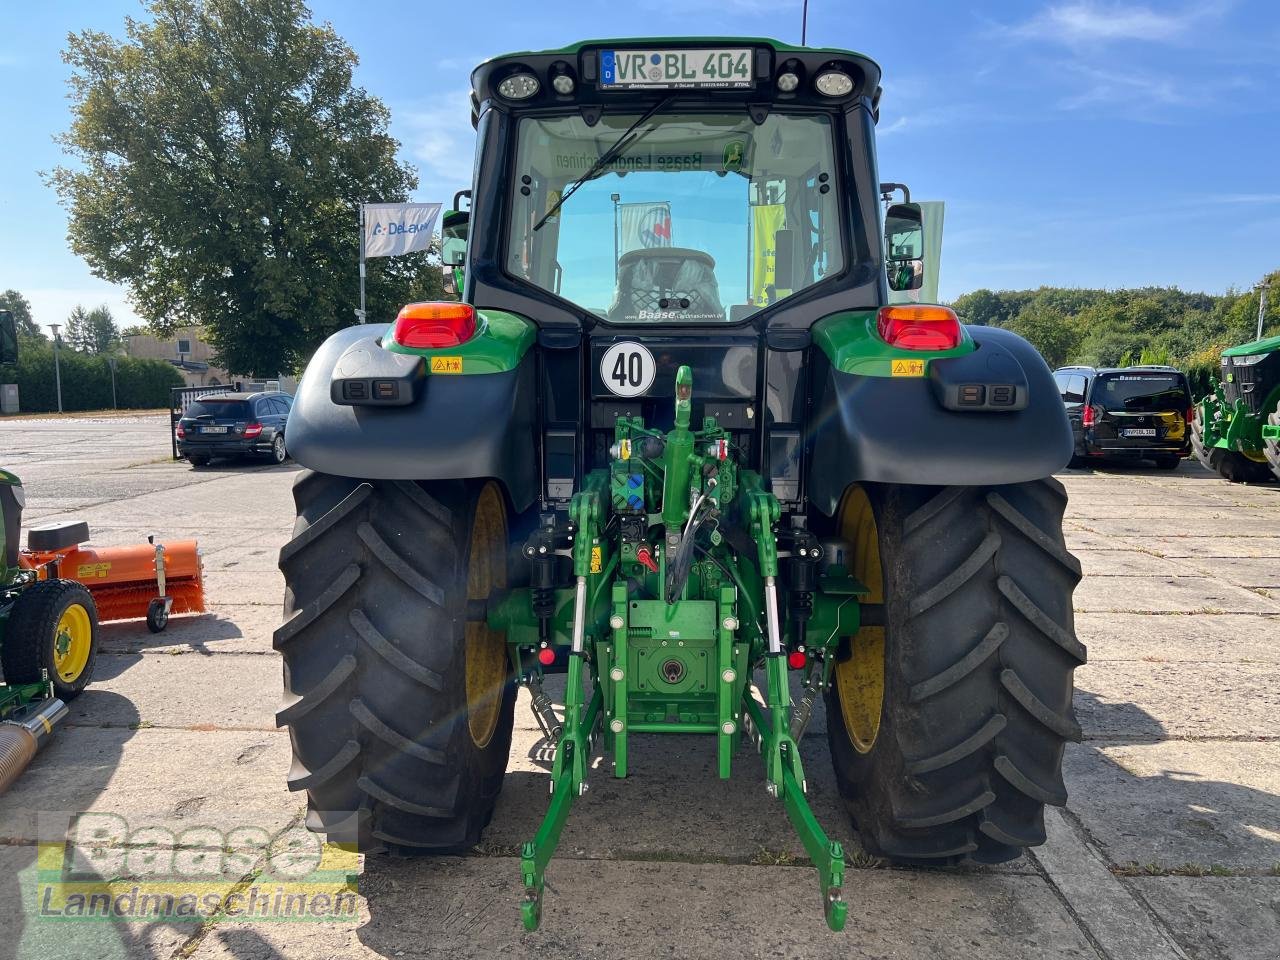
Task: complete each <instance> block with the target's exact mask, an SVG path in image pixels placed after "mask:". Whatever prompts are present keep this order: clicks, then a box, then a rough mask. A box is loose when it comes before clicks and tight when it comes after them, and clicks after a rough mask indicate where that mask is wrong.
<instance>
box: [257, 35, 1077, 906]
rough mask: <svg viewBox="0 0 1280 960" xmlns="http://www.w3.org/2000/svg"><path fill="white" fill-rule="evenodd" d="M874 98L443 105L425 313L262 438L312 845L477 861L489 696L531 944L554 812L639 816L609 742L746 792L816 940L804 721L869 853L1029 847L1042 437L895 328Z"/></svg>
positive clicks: (1064, 668) (855, 92)
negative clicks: (514, 765) (445, 129)
mask: <svg viewBox="0 0 1280 960" xmlns="http://www.w3.org/2000/svg"><path fill="white" fill-rule="evenodd" d="M879 80H880V70H879V68H878V67H877V66H876V65H875V64H874V63H873V62H872V61H871V60H869V59H867V58H866V57H864V56H862V55H860V54H856V53H853V52H849V51H841V50H814V49H808V48H796V47H791V46H787V45H785V44H781V43H777V42H773V41H760V40H723V39H718V40H714V41H711V40H701V41H699V40H687V39H672V40H664V41H656V40H653V41H616V42H615V41H594V42H588V43H581V44H576V45H574V46H571V47H567V48H564V49H561V50H553V51H545V52H540V53H526V54H514V55H510V56H504V57H499V58H496V59H494V60H490V61H487V62H486V63H484V64H482V65H481V66H480V67H479V68H477V70H476V71H475V72H474V74H473V75H472V86H473V97H472V106H473V121H474V123H475V125H476V130H477V136H478V138H479V151H478V157H479V159H478V162H477V165H476V173H475V181H474V183H473V185H472V191H471V199H472V204H471V209H470V212H469V215H468V219H467V223H466V225H465V230H462V229H458V230H457V231H456V232H457V235H458V236H465V237H466V252H465V262H464V265H463V266H464V269H463V270H462V271H461V274H460V277H461V279H462V282H463V288H462V302H460V303H430V304H411V305H409V306H407V307H405V308H404V310H402V311H401V312H400V315H399V317H397V318H396V319H395V321H394V323H389V324H377V325H369V326H357V327H352V328H349V329H346V330H343V331H341V332H339V333H337V334H335V335H334V336H333V337H331V338H330V339H329V340H328V341H327V342H326V343H325V344H324V345H323V346H322V347H321V348H320V349H319V351H318V352H317V353H316V355H315V356H314V357H313V359H312V361H311V363H310V365H309V367H308V369H307V372H306V376H305V378H304V379H303V382H302V387H301V389H300V392H299V396H298V400H297V403H296V405H295V408H294V414H293V416H292V417H291V419H290V421H289V426H288V446H289V449H290V450H291V451H292V452H293V453H294V456H295V457H296V459H297V460H298V461H299V462H300V463H302V464H303V465H304V466H306V467H308V468H309V469H308V470H307V471H306V472H305V473H303V474H302V475H301V476H300V477H299V479H298V481H297V484H296V486H295V489H294V496H295V501H296V504H297V514H298V519H297V523H296V525H295V528H294V538H293V540H292V541H291V542H290V543H289V544H288V545H287V546H286V547H285V548H284V549H283V551H282V552H281V558H280V563H281V568H282V570H283V571H284V574H285V578H286V584H287V593H286V598H285V622H284V624H283V625H282V626H281V627H280V628H279V629H278V630H277V632H276V636H275V643H276V646H277V647H278V648H279V649H280V650H281V652H282V653H283V656H284V662H285V688H286V692H285V699H284V703H283V705H282V707H281V710H280V712H279V715H278V721H279V723H280V724H282V725H284V726H287V727H288V728H289V731H290V737H291V741H292V744H293V750H294V764H293V767H292V769H291V771H290V773H289V785H290V787H291V788H292V789H295V790H299V791H306V793H307V799H308V815H307V824H308V826H309V827H310V828H311V829H313V830H316V831H321V832H324V833H327V834H328V835H329V836H330V838H331V839H333V840H337V841H345V842H351V843H355V844H357V845H358V846H359V847H360V848H361V849H364V850H370V851H373V850H388V851H391V852H394V853H439V852H450V851H459V850H465V849H467V848H469V847H470V846H472V845H474V844H475V843H476V842H477V841H478V840H479V838H480V835H481V832H482V831H483V829H484V828H485V826H486V824H487V823H488V821H489V819H490V818H491V816H492V815H493V812H494V808H495V804H496V801H497V797H498V794H499V791H500V789H501V786H502V781H503V776H504V772H505V769H506V763H507V755H508V752H509V750H510V743H511V736H512V723H513V711H514V706H515V696H516V691H517V689H518V688H519V687H524V688H525V689H526V690H527V691H528V700H529V703H530V705H531V707H532V710H533V712H534V714H535V717H536V719H537V722H538V723H539V725H540V727H541V729H542V731H543V733H544V736H545V738H546V740H547V742H548V744H549V745H552V746H554V748H555V760H554V765H553V768H552V771H551V777H550V783H549V792H550V800H549V804H548V807H547V809H546V811H545V815H544V817H543V820H542V823H541V826H540V828H539V829H538V831H537V832H536V834H535V835H534V836H533V837H531V838H530V839H529V841H528V842H527V843H525V844H524V846H523V848H522V851H521V879H522V886H523V889H524V899H523V903H522V912H523V918H524V923H525V925H526V927H529V928H530V929H532V928H534V927H536V926H537V925H538V923H539V922H540V919H541V915H542V901H543V892H544V889H545V884H546V873H547V870H548V864H549V862H550V861H551V858H552V856H553V854H554V852H555V849H556V845H557V843H558V840H559V837H560V833H561V830H562V828H563V826H564V824H565V822H566V819H567V817H568V816H569V813H570V809H571V807H572V805H573V803H574V802H575V800H576V798H578V797H579V796H581V795H582V794H584V793H585V792H586V790H587V788H588V785H589V782H590V778H592V777H597V778H599V777H606V776H614V777H626V776H644V775H645V774H646V770H645V769H644V764H643V763H639V764H638V763H636V762H635V754H634V750H633V748H634V745H635V744H636V743H637V742H638V741H639V740H641V739H644V738H653V737H656V738H661V737H665V736H671V735H680V734H684V735H692V736H698V737H702V738H704V739H705V740H706V743H707V745H708V750H709V751H712V752H713V753H714V756H715V769H716V771H717V774H718V776H720V777H722V778H728V777H732V776H734V775H735V773H737V772H738V771H740V769H741V768H742V766H743V765H744V764H753V763H756V762H760V763H762V764H763V773H764V784H765V789H766V790H767V796H765V795H762V797H761V802H776V803H777V810H778V812H779V815H780V816H779V820H781V817H782V816H785V817H786V818H787V819H788V820H789V821H790V823H791V826H792V828H793V829H794V830H795V831H796V832H797V833H798V835H799V837H800V839H801V841H802V842H803V845H804V848H805V850H806V851H807V852H808V855H809V859H810V860H811V862H812V864H813V866H814V868H815V871H816V874H817V877H816V879H817V885H818V894H819V898H820V899H819V902H820V903H821V906H822V911H823V914H824V916H825V918H826V921H827V923H828V925H829V926H831V927H832V928H833V929H840V928H841V927H842V926H843V925H844V923H845V920H846V916H847V910H848V907H847V902H846V899H845V895H844V891H843V887H844V884H845V880H846V875H845V859H844V850H843V849H842V847H841V845H840V844H839V843H838V842H836V841H833V840H832V839H831V837H830V836H829V835H828V834H827V833H826V831H825V830H824V829H823V827H822V825H820V824H819V823H818V822H817V820H816V818H815V817H814V815H813V812H812V810H811V808H810V806H809V800H808V796H807V794H808V784H809V780H808V778H807V777H806V773H805V769H804V766H803V764H802V762H801V757H800V749H799V743H800V741H801V739H802V738H803V737H804V735H805V733H806V730H807V729H808V728H809V725H810V722H811V720H812V718H813V716H814V715H815V713H816V712H817V711H818V710H820V709H824V708H825V711H826V717H827V724H826V725H827V736H828V740H829V743H830V753H831V762H832V764H833V766H834V770H835V774H836V781H837V783H838V785H839V789H840V792H841V795H842V797H843V798H844V801H845V804H846V806H847V808H848V811H849V813H850V815H851V816H852V818H853V821H854V824H855V826H856V829H857V834H858V836H859V838H860V841H861V843H862V845H863V846H864V847H865V848H866V849H867V850H869V851H870V852H872V853H874V854H877V855H881V856H884V857H887V858H889V859H892V860H894V861H897V862H903V863H913V864H921V863H925V864H947V863H953V862H957V861H960V860H962V859H965V858H969V859H972V860H976V861H979V862H983V863H995V862H1000V861H1004V860H1008V859H1011V858H1013V857H1016V856H1017V855H1018V854H1019V853H1020V851H1021V850H1022V849H1023V848H1025V847H1028V846H1033V845H1035V844H1038V843H1041V842H1043V841H1044V838H1045V828H1044V822H1043V807H1044V805H1045V804H1062V803H1064V802H1065V801H1066V790H1065V787H1064V785H1063V780H1062V773H1061V766H1062V754H1063V749H1064V744H1065V742H1066V741H1068V740H1072V739H1078V738H1079V735H1080V730H1079V727H1078V726H1077V724H1076V720H1075V717H1074V714H1073V711H1072V703H1071V697H1072V673H1073V670H1074V669H1075V667H1076V666H1077V665H1078V664H1080V663H1082V662H1083V661H1084V656H1085V650H1084V647H1083V646H1082V645H1081V644H1080V643H1079V641H1078V640H1077V639H1076V637H1075V634H1074V630H1073V624H1072V606H1071V594H1072V590H1073V589H1074V587H1075V584H1076V583H1077V581H1078V580H1079V577H1080V568H1079V565H1078V563H1077V562H1076V561H1075V559H1074V558H1073V557H1072V556H1071V555H1070V554H1069V553H1068V551H1067V549H1066V547H1065V545H1064V541H1063V535H1062V515H1063V510H1064V507H1065V504H1066V496H1065V493H1064V491H1063V488H1062V487H1061V486H1060V485H1059V484H1058V483H1057V482H1056V481H1055V480H1053V479H1052V476H1051V475H1052V474H1053V472H1054V471H1056V470H1058V469H1060V468H1061V467H1063V466H1065V465H1066V463H1067V461H1068V460H1069V458H1070V456H1071V452H1072V438H1071V432H1070V428H1069V426H1068V423H1067V420H1066V418H1065V415H1064V412H1063V409H1062V405H1061V403H1060V401H1059V396H1058V392H1057V388H1056V386H1055V383H1054V381H1053V378H1052V376H1051V374H1050V372H1049V370H1048V368H1047V367H1046V366H1045V364H1044V361H1043V360H1042V359H1041V358H1040V356H1039V355H1038V354H1037V353H1036V352H1035V351H1034V349H1032V348H1031V347H1030V346H1029V345H1028V344H1027V343H1026V342H1025V341H1023V340H1022V339H1020V338H1019V337H1017V336H1015V335H1013V334H1011V333H1009V332H1007V331H1003V330H999V329H994V328H983V327H975V328H968V327H965V326H964V325H962V324H961V323H960V322H959V321H958V319H957V318H956V316H955V314H954V313H952V312H951V311H950V310H949V309H947V308H945V307H940V306H933V305H929V304H921V303H917V302H911V301H913V300H915V299H916V298H919V297H920V296H921V291H923V290H928V289H933V290H936V284H937V260H936V257H933V256H930V255H929V254H928V251H929V250H930V249H931V247H932V246H933V245H934V241H933V240H930V241H929V242H926V237H930V236H935V237H936V234H931V231H930V226H929V223H928V222H927V217H926V215H925V213H924V212H923V211H922V205H920V204H913V203H909V202H904V203H900V204H894V205H892V206H891V207H890V208H889V209H888V210H887V211H884V212H882V210H881V207H880V203H879V200H878V198H879V196H880V193H881V184H880V183H879V181H878V177H877V171H876V166H875V150H874V132H875V123H876V120H877V118H878V102H879V97H880V86H879ZM891 186H892V185H886V187H891ZM904 300H905V301H908V302H900V301H904ZM557 672H565V673H567V680H566V684H565V687H564V694H563V703H555V702H553V700H552V698H551V696H550V695H549V694H548V692H547V691H546V689H545V688H544V678H545V677H546V676H547V675H548V674H550V673H557ZM744 741H745V742H750V743H753V744H754V745H755V747H756V748H757V749H758V750H759V752H760V757H761V759H760V761H756V760H755V759H754V758H753V757H752V755H751V753H750V752H748V751H746V750H744V749H743V747H744ZM601 754H602V755H603V757H604V758H605V761H606V762H605V763H604V764H603V765H601V764H600V763H599V762H597V760H596V758H597V756H598V755H601ZM618 829H619V831H625V830H626V824H625V823H619V824H618Z"/></svg>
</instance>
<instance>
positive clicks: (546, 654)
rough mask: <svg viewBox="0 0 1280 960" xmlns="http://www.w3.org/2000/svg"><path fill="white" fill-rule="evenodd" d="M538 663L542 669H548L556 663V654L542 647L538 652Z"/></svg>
mask: <svg viewBox="0 0 1280 960" xmlns="http://www.w3.org/2000/svg"><path fill="white" fill-rule="evenodd" d="M538 662H539V663H540V664H542V665H543V666H544V667H549V666H551V665H552V664H553V663H555V662H556V652H555V651H554V650H552V649H551V648H550V647H543V648H542V649H541V650H539V651H538Z"/></svg>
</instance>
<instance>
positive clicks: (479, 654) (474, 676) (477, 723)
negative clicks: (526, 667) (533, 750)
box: [466, 483, 507, 748]
mask: <svg viewBox="0 0 1280 960" xmlns="http://www.w3.org/2000/svg"><path fill="white" fill-rule="evenodd" d="M506 585H507V514H506V508H505V506H504V504H503V502H502V494H501V492H500V491H499V490H498V487H497V485H496V484H493V483H490V484H487V485H486V486H485V488H484V489H483V490H482V491H480V498H479V500H477V501H476V512H475V520H474V522H473V524H472V527H471V559H470V562H469V564H468V568H467V599H469V600H483V599H485V598H487V597H488V596H489V595H490V593H491V592H493V591H495V590H502V589H505V587H506ZM466 645H467V649H466V660H467V665H466V674H467V726H468V727H469V728H470V730H471V739H472V741H473V742H474V743H475V745H476V746H477V747H481V748H483V747H486V746H488V745H489V741H490V740H492V739H493V734H494V731H495V730H497V729H498V714H499V713H500V712H501V710H502V690H503V687H504V686H505V685H506V682H507V641H506V636H505V635H504V634H502V633H500V632H498V631H497V630H490V629H489V627H488V625H486V624H484V623H471V622H468V623H467V626H466Z"/></svg>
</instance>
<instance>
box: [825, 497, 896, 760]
mask: <svg viewBox="0 0 1280 960" xmlns="http://www.w3.org/2000/svg"><path fill="white" fill-rule="evenodd" d="M840 535H841V536H842V537H843V538H844V540H845V542H846V543H848V544H850V546H851V547H852V550H853V553H852V556H851V557H850V558H849V561H848V567H849V573H850V574H852V575H853V577H855V578H856V579H857V580H860V581H861V582H862V583H863V584H865V585H866V586H867V587H868V588H869V590H870V592H869V593H868V594H867V598H866V600H867V602H868V603H884V571H883V569H882V568H881V565H880V540H879V535H878V533H877V530H876V519H875V514H874V513H873V512H872V509H871V501H870V500H869V499H868V498H867V493H866V491H865V490H863V489H862V488H861V487H855V488H854V489H853V490H851V491H850V492H849V493H848V494H847V495H846V496H845V498H844V502H843V504H841V507H840ZM884 650H885V635H884V627H863V628H862V629H861V630H859V631H858V632H857V633H856V634H854V635H853V636H852V637H850V638H849V654H850V655H849V659H847V660H843V661H840V662H838V663H837V664H836V668H835V681H836V692H837V694H838V696H839V699H840V714H841V717H842V719H843V720H844V729H845V732H846V733H847V734H848V736H849V742H850V743H851V744H852V745H853V748H854V749H855V750H857V751H858V752H859V753H869V752H870V751H871V748H872V747H874V746H875V743H876V738H877V737H878V736H879V735H880V717H881V714H882V712H883V710H884Z"/></svg>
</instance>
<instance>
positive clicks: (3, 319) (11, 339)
mask: <svg viewBox="0 0 1280 960" xmlns="http://www.w3.org/2000/svg"><path fill="white" fill-rule="evenodd" d="M17 362H18V323H17V321H16V320H14V319H13V311H11V310H0V363H17Z"/></svg>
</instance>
